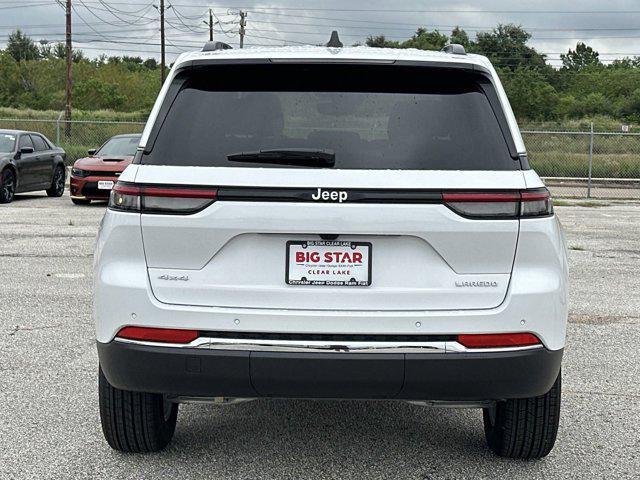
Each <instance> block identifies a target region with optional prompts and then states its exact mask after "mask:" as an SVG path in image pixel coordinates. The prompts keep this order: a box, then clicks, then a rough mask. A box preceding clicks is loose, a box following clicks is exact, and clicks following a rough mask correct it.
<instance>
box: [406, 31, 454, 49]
mask: <svg viewBox="0 0 640 480" xmlns="http://www.w3.org/2000/svg"><path fill="white" fill-rule="evenodd" d="M447 43H449V37H447V36H446V35H443V34H441V33H440V32H439V31H438V30H432V31H429V30H427V29H425V28H422V27H420V28H418V29H417V30H416V33H415V34H414V35H413V36H412V37H411V38H410V39H409V40H405V41H404V42H402V43H401V44H400V47H401V48H418V49H420V50H441V49H442V47H444V46H445V45H446V44H447Z"/></svg>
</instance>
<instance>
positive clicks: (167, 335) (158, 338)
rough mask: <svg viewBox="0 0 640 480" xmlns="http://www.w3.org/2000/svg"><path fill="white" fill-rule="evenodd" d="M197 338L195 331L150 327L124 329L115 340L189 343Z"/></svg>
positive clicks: (197, 334)
mask: <svg viewBox="0 0 640 480" xmlns="http://www.w3.org/2000/svg"><path fill="white" fill-rule="evenodd" d="M199 336H200V332H198V331H197V330H182V329H178V328H152V327H124V328H121V329H120V331H119V332H118V333H117V334H116V338H124V339H126V340H139V341H144V342H160V343H191V342H193V341H194V340H195V339H196V338H198V337H199Z"/></svg>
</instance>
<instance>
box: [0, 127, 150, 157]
mask: <svg viewBox="0 0 640 480" xmlns="http://www.w3.org/2000/svg"><path fill="white" fill-rule="evenodd" d="M144 125H145V124H144V122H109V121H85V120H72V121H70V122H67V121H65V120H62V119H61V118H58V119H57V120H34V119H15V118H0V129H8V130H30V131H34V132H40V133H42V134H44V135H45V136H46V137H47V138H48V139H49V140H51V141H52V142H54V143H55V144H56V145H57V146H59V147H62V148H64V150H65V152H67V164H68V165H73V162H75V161H76V160H77V159H78V158H82V157H86V156H87V150H89V149H92V148H97V147H99V146H100V145H102V144H103V143H104V142H106V141H107V140H109V139H110V138H111V137H113V136H114V135H120V134H123V133H142V130H143V129H144Z"/></svg>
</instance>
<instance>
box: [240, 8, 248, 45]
mask: <svg viewBox="0 0 640 480" xmlns="http://www.w3.org/2000/svg"><path fill="white" fill-rule="evenodd" d="M246 26H247V12H243V11H242V10H240V30H239V33H240V48H243V47H244V27H246Z"/></svg>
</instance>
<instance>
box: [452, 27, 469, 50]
mask: <svg viewBox="0 0 640 480" xmlns="http://www.w3.org/2000/svg"><path fill="white" fill-rule="evenodd" d="M450 39H451V43H458V44H460V45H462V46H463V47H464V48H465V49H468V48H469V46H470V45H471V41H470V40H469V35H467V32H465V31H464V30H463V29H461V28H460V27H455V28H454V29H453V30H452V31H451V37H450Z"/></svg>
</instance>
